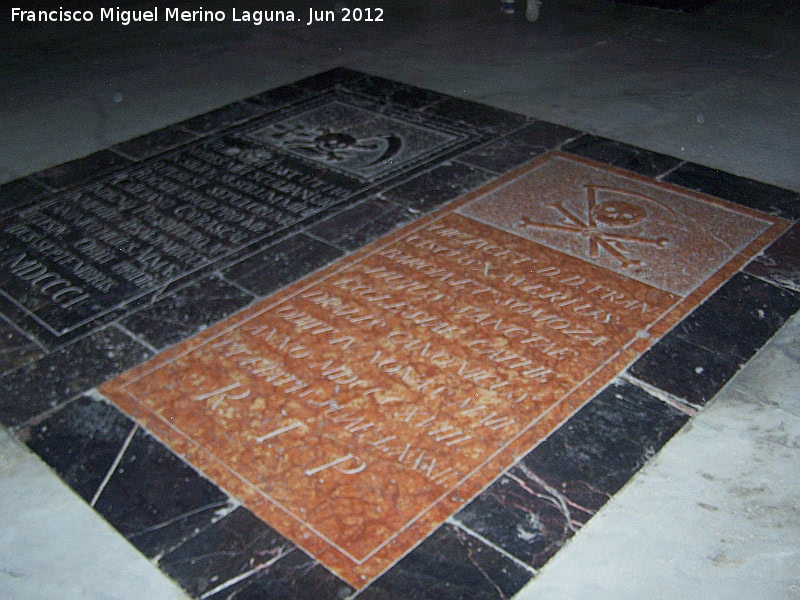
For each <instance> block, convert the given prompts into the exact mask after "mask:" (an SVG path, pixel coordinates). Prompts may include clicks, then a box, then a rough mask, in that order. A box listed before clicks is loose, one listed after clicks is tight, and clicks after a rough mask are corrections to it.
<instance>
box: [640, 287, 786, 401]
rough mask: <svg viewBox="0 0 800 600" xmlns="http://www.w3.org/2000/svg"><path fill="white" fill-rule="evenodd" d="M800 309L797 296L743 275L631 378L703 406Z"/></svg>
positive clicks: (645, 357) (670, 336)
mask: <svg viewBox="0 0 800 600" xmlns="http://www.w3.org/2000/svg"><path fill="white" fill-rule="evenodd" d="M798 309H800V294H799V293H797V292H793V291H791V290H786V289H782V288H779V287H776V286H774V285H772V284H770V283H767V282H765V281H762V280H761V279H758V278H756V277H752V276H749V275H746V274H743V273H739V274H737V275H735V276H734V277H733V278H732V279H731V280H730V281H728V282H727V283H726V284H725V285H723V286H722V287H721V288H720V289H719V290H717V292H716V293H714V294H713V295H712V296H711V297H710V298H709V299H708V300H707V301H706V302H705V303H704V304H702V305H701V306H700V307H698V308H697V309H695V311H694V312H693V313H692V314H691V315H689V317H687V318H686V319H684V320H683V321H682V322H681V323H680V324H678V325H677V326H676V327H675V328H674V329H673V330H672V331H671V332H670V333H669V334H667V335H666V336H665V337H664V338H663V339H662V340H660V341H659V342H658V343H657V344H656V345H655V346H653V347H652V348H651V349H650V350H649V351H648V352H646V353H645V354H644V355H643V356H642V357H641V358H640V359H639V360H637V361H636V362H635V363H634V364H633V365H632V366H631V369H630V372H631V374H632V375H633V376H634V377H637V378H638V379H641V380H642V381H644V382H646V383H649V384H651V385H654V386H656V387H658V388H660V389H662V390H664V391H666V392H669V393H670V394H673V395H674V396H676V397H678V398H681V399H683V400H686V401H688V402H691V403H692V404H697V405H702V404H705V402H706V401H707V400H709V399H710V398H711V397H712V396H713V395H714V394H715V393H716V392H717V391H718V390H719V389H720V388H722V386H723V385H725V383H726V382H727V380H728V379H729V378H730V377H732V376H733V374H735V373H736V371H737V370H738V369H739V367H740V366H741V365H743V364H744V363H745V362H747V360H749V359H750V357H752V356H753V354H755V353H756V351H758V349H759V348H761V346H763V345H764V344H765V343H766V342H767V341H768V340H769V339H770V338H771V337H772V336H773V335H774V334H775V332H777V330H778V329H780V327H781V326H782V325H783V324H784V323H785V322H786V321H787V320H788V319H789V317H791V316H792V315H793V314H794V313H795V312H797V310H798Z"/></svg>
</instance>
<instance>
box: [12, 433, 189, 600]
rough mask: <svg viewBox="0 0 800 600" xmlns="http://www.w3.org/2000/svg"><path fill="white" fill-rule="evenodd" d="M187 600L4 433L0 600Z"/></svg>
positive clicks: (171, 583) (15, 441)
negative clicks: (103, 599) (54, 599)
mask: <svg viewBox="0 0 800 600" xmlns="http://www.w3.org/2000/svg"><path fill="white" fill-rule="evenodd" d="M132 590H136V592H135V593H136V595H137V596H138V597H140V598H142V597H143V598H152V599H153V600H186V599H187V598H188V596H186V595H185V594H184V593H183V592H182V591H181V589H180V588H179V587H178V585H176V584H175V582H174V581H170V580H169V578H167V577H164V575H163V573H160V572H159V571H158V570H156V569H154V568H153V565H152V564H150V563H149V562H148V561H147V560H146V559H145V558H144V557H143V556H142V555H141V554H139V553H138V552H136V551H135V550H134V549H133V548H132V547H131V546H130V545H128V544H127V543H125V542H124V541H123V540H122V539H121V538H120V537H119V535H117V533H116V532H115V531H114V530H113V529H112V528H111V527H109V526H108V524H107V523H104V522H103V521H102V520H100V519H98V518H97V515H96V514H95V513H94V512H93V511H92V510H91V509H90V508H89V507H88V506H87V505H86V504H85V503H84V502H82V501H81V500H80V499H79V498H78V497H77V496H76V495H75V494H74V493H73V492H72V491H70V489H69V488H68V487H67V486H66V485H64V483H62V482H61V481H59V480H58V479H57V478H55V477H53V475H52V473H51V472H50V470H49V469H48V468H47V467H46V466H45V465H44V464H43V463H42V462H41V461H40V460H39V459H38V458H37V457H36V456H35V455H33V454H32V453H31V452H29V451H28V450H27V449H26V448H25V447H24V446H23V445H21V444H20V443H19V441H18V440H15V439H14V438H13V437H12V436H11V435H9V434H8V433H7V432H5V431H0V596H2V597H3V598H26V599H28V600H51V599H52V598H68V599H70V600H78V599H81V598H108V599H109V600H125V599H127V598H131V597H132V596H131V591H132Z"/></svg>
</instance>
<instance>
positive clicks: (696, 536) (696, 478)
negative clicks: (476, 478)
mask: <svg viewBox="0 0 800 600" xmlns="http://www.w3.org/2000/svg"><path fill="white" fill-rule="evenodd" d="M798 348H800V319H798V318H797V317H795V318H793V319H792V320H791V321H790V322H789V323H787V325H786V326H785V327H784V329H782V330H781V331H780V333H778V335H777V336H775V338H773V340H772V341H771V342H770V343H769V344H767V345H766V346H765V347H764V348H763V349H762V350H761V352H759V354H758V355H757V356H756V357H755V358H754V359H753V360H752V361H751V362H750V363H749V364H748V365H747V366H746V367H745V368H744V369H743V370H742V371H741V372H740V373H739V374H738V375H737V376H736V377H735V378H734V379H732V380H731V382H730V383H729V384H728V386H727V387H726V388H725V389H724V390H723V391H722V392H720V393H719V394H718V395H717V397H716V398H715V399H714V400H713V402H712V403H711V404H710V405H709V406H708V407H707V408H706V409H705V410H704V411H703V412H702V413H701V414H700V415H698V416H697V417H695V418H694V419H693V420H692V426H691V428H689V427H687V428H686V429H684V430H683V431H681V432H680V433H678V434H677V435H676V436H675V437H674V438H673V439H672V440H670V442H668V443H667V445H666V446H665V447H664V448H663V449H662V450H661V451H660V452H659V453H658V455H657V456H656V457H655V459H654V460H653V461H652V462H650V463H648V464H647V465H646V466H645V467H644V468H643V469H642V471H640V473H639V474H638V475H637V476H636V477H634V479H633V480H632V481H631V482H630V483H629V484H628V486H627V487H626V488H625V489H623V490H622V491H620V492H619V493H618V494H617V495H616V496H615V497H614V498H613V499H612V500H611V501H610V502H609V503H608V504H607V505H606V506H605V507H604V508H603V509H602V510H601V511H600V512H599V513H598V515H597V516H596V517H594V518H593V519H592V520H591V521H590V522H589V523H588V524H587V525H586V526H585V527H584V528H583V530H582V531H581V532H580V533H579V534H578V535H576V536H575V538H574V539H573V540H572V541H571V542H570V543H569V544H568V545H567V546H566V547H565V548H564V549H562V550H561V552H559V554H557V555H556V557H555V558H554V559H553V560H552V561H551V562H550V563H548V564H547V565H546V566H545V567H544V568H543V569H542V571H541V573H540V574H539V575H538V576H537V577H536V579H534V580H533V581H532V582H531V583H530V585H529V586H528V587H527V588H525V589H524V590H523V591H522V592H520V594H519V596H517V598H518V600H534V599H538V598H570V599H574V600H582V599H587V600H588V599H590V598H591V599H602V600H605V599H609V600H610V599H612V598H614V599H616V598H624V599H628V598H630V599H633V598H654V599H667V598H676V597H693V598H694V597H700V596H701V595H702V596H704V597H708V598H714V599H716V598H730V599H735V600H739V599H741V600H744V599H748V598H785V599H787V600H788V599H790V598H795V597H797V593H798V590H800V577H798V573H800V551H798V545H797V539H798V535H800V520H798V514H800V477H798V471H797V468H796V466H797V459H798V447H800V446H799V444H798V442H800V387H798V385H797V382H798V379H799V378H800V353H798Z"/></svg>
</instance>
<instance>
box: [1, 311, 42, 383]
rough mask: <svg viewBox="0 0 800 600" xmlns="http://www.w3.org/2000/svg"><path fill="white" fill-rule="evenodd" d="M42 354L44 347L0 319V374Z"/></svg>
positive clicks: (36, 358)
mask: <svg viewBox="0 0 800 600" xmlns="http://www.w3.org/2000/svg"><path fill="white" fill-rule="evenodd" d="M43 355H44V349H43V348H42V347H41V346H40V345H39V344H37V343H36V342H34V341H33V340H31V339H30V338H29V337H28V336H26V335H25V334H23V333H21V332H20V331H19V330H18V329H17V328H16V327H14V326H13V325H10V324H9V323H6V322H5V321H3V320H2V319H0V376H2V375H4V374H5V373H8V372H9V371H13V370H14V369H18V368H19V367H21V366H22V365H24V364H27V363H31V362H33V361H35V360H38V359H39V358H41V357H42V356H43Z"/></svg>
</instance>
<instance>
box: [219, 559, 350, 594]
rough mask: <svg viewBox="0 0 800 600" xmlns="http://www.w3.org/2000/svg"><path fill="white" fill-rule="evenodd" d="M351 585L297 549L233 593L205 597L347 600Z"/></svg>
mask: <svg viewBox="0 0 800 600" xmlns="http://www.w3.org/2000/svg"><path fill="white" fill-rule="evenodd" d="M352 591H353V590H352V588H350V587H349V586H348V585H347V584H346V583H344V582H343V581H342V580H340V579H339V578H338V577H336V576H334V575H333V574H332V573H331V572H330V571H328V570H327V569H326V568H325V567H323V566H322V565H320V564H319V563H318V562H316V561H313V560H311V559H310V558H309V557H308V556H307V555H306V554H305V553H303V552H300V551H299V550H296V551H294V552H292V553H291V554H289V555H288V556H287V557H286V558H285V559H284V560H283V562H282V563H281V570H280V571H279V570H277V569H276V570H274V571H273V570H272V569H270V570H265V571H264V573H262V574H260V575H258V576H257V577H253V578H251V579H248V581H247V582H246V585H244V586H242V587H241V588H239V589H238V590H236V592H234V593H232V594H226V593H225V591H224V590H223V591H221V592H219V593H218V594H214V595H213V596H209V597H208V600H328V599H330V600H347V599H348V598H351V597H353V596H352Z"/></svg>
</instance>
